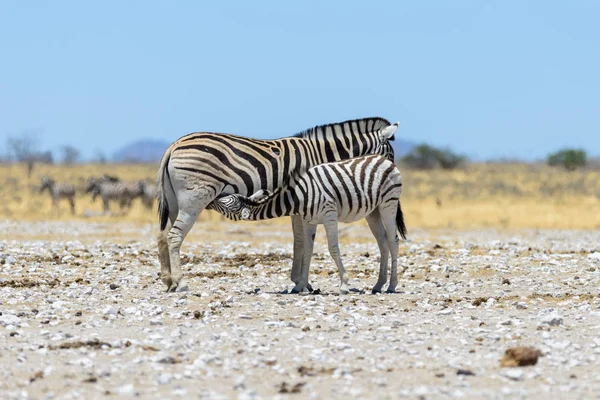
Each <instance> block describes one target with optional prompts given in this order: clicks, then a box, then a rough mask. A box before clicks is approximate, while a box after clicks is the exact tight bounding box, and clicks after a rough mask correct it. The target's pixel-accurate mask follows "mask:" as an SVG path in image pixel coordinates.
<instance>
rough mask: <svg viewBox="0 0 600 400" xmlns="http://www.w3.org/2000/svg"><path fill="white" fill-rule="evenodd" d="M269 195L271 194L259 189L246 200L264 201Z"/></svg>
mask: <svg viewBox="0 0 600 400" xmlns="http://www.w3.org/2000/svg"><path fill="white" fill-rule="evenodd" d="M270 195H271V192H269V191H268V190H264V189H261V190H259V191H258V192H256V193H254V194H253V195H252V196H250V197H248V198H249V199H250V200H252V201H261V200H264V199H266V198H267V197H269V196H270Z"/></svg>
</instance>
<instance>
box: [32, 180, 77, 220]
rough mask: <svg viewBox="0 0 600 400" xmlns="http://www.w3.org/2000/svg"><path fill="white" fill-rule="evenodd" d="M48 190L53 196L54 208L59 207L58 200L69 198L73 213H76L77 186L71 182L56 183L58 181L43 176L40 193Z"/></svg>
mask: <svg viewBox="0 0 600 400" xmlns="http://www.w3.org/2000/svg"><path fill="white" fill-rule="evenodd" d="M44 190H48V192H49V193H50V196H51V197H52V208H54V209H58V201H59V200H60V199H67V200H68V201H69V205H70V206H71V214H75V186H73V184H71V183H56V181H55V180H54V179H52V178H49V177H47V176H43V177H42V184H41V186H40V193H41V192H43V191H44Z"/></svg>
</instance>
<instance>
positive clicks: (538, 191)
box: [0, 164, 600, 229]
mask: <svg viewBox="0 0 600 400" xmlns="http://www.w3.org/2000/svg"><path fill="white" fill-rule="evenodd" d="M155 171H156V166H155V165H110V164H109V165H91V164H87V165H75V166H47V165H39V166H36V168H35V169H34V172H33V174H32V177H31V178H30V179H28V178H27V176H26V168H25V166H24V165H0V218H2V219H11V220H68V219H86V220H92V221H111V220H116V219H118V220H120V221H129V222H154V221H156V215H155V213H154V212H150V211H148V210H147V209H144V208H143V207H142V206H141V205H140V204H139V203H136V204H135V205H134V207H133V209H132V210H131V212H130V213H128V215H126V216H123V215H113V216H102V215H99V214H100V212H101V210H102V204H101V201H100V200H98V201H97V202H96V203H93V202H92V200H91V196H90V195H85V194H84V188H85V181H86V179H87V178H88V177H90V176H98V175H101V174H103V173H108V174H112V175H115V176H118V177H120V178H121V179H123V180H136V179H144V178H147V179H150V180H152V181H154V179H155V176H156V172H155ZM402 173H403V177H404V180H405V185H404V192H403V194H402V201H403V207H404V209H405V212H406V220H407V224H408V226H409V227H411V228H415V227H416V228H429V229H433V228H450V229H471V228H546V229H598V228H600V172H599V171H597V170H582V171H575V172H569V171H565V170H561V169H557V168H551V167H548V166H545V165H531V164H472V165H469V166H467V167H465V168H463V169H457V170H453V171H445V170H432V171H415V170H410V169H406V168H402ZM43 175H48V176H50V177H52V178H54V179H56V180H57V181H58V182H72V183H74V184H75V185H76V188H77V190H78V193H77V200H76V210H77V213H76V215H75V217H72V216H71V215H70V213H69V212H68V206H67V204H66V203H64V204H61V206H60V209H59V212H58V213H56V212H53V211H52V209H51V202H50V196H49V194H48V193H47V192H46V193H43V194H40V193H39V192H38V189H39V185H40V179H41V177H42V176H43ZM200 218H201V219H218V218H219V217H218V216H215V215H211V214H210V213H205V214H204V215H202V216H201V217H200ZM285 221H287V219H286V220H285ZM286 223H287V222H286Z"/></svg>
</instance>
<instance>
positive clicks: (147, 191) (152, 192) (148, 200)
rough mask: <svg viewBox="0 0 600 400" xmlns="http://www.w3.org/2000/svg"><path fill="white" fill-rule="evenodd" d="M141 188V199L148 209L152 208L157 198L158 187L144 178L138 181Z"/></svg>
mask: <svg viewBox="0 0 600 400" xmlns="http://www.w3.org/2000/svg"><path fill="white" fill-rule="evenodd" d="M138 185H139V190H140V193H141V195H140V200H141V201H142V204H143V205H144V207H146V208H147V209H151V208H152V206H153V205H154V200H155V199H156V187H155V186H154V185H152V184H149V183H148V182H146V181H144V180H140V181H138Z"/></svg>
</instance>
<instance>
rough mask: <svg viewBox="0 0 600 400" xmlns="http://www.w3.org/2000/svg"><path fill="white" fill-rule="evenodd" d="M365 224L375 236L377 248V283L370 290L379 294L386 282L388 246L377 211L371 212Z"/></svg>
mask: <svg viewBox="0 0 600 400" xmlns="http://www.w3.org/2000/svg"><path fill="white" fill-rule="evenodd" d="M366 219H367V223H368V224H369V229H371V232H372V233H373V236H375V240H377V245H378V246H379V257H380V262H379V278H378V279H377V283H376V284H375V286H374V287H373V290H371V293H381V288H383V285H385V283H386V282H387V266H388V258H389V254H390V248H389V246H388V241H387V237H386V233H385V227H384V226H383V222H382V221H381V214H380V213H379V210H377V209H376V210H375V211H373V212H372V213H371V214H369V215H368V216H367V218H366Z"/></svg>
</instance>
